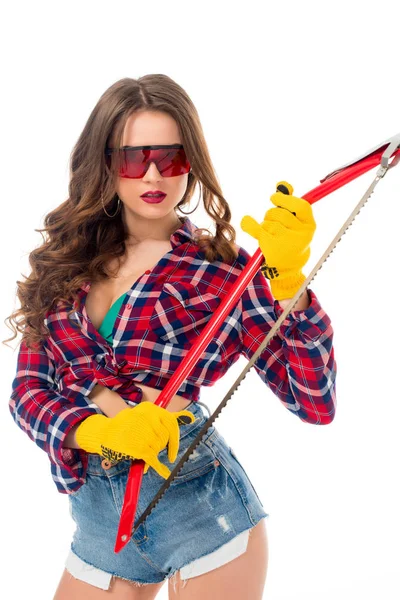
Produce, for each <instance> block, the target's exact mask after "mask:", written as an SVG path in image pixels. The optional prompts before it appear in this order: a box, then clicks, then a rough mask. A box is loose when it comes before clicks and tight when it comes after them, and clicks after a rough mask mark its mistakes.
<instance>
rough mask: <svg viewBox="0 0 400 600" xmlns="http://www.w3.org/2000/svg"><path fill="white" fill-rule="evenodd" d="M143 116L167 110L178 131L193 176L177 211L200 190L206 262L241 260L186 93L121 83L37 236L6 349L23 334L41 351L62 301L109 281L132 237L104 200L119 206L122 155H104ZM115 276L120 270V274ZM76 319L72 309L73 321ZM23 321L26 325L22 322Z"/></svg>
mask: <svg viewBox="0 0 400 600" xmlns="http://www.w3.org/2000/svg"><path fill="white" fill-rule="evenodd" d="M138 110H150V111H164V112H166V113H168V114H169V115H171V116H172V117H173V118H174V119H175V121H176V123H177V125H178V127H179V131H180V135H181V138H182V144H183V146H184V149H185V153H186V156H187V158H188V160H189V162H190V165H191V169H192V171H191V172H190V173H189V174H188V185H187V189H186V192H185V194H184V196H183V198H182V200H181V201H180V202H179V204H178V205H177V207H175V208H180V207H185V206H186V205H188V204H189V203H190V200H191V198H192V196H193V194H194V190H195V186H196V183H199V186H200V197H202V198H203V203H204V208H205V210H206V212H207V213H208V214H209V215H210V217H211V218H212V219H213V221H214V223H215V229H216V232H215V235H214V236H213V235H212V234H210V232H209V230H208V229H205V228H199V229H198V230H197V237H196V240H195V241H196V244H198V246H199V248H200V250H202V251H204V253H205V258H206V260H208V261H210V262H212V261H214V260H216V259H217V258H218V260H222V261H224V262H229V263H230V262H231V261H233V260H234V259H235V258H237V255H238V250H237V245H236V232H235V229H234V227H233V226H232V225H231V224H230V220H231V211H230V208H229V205H228V202H227V201H226V200H225V198H224V196H223V195H222V191H221V188H220V185H219V183H218V179H217V176H216V174H215V171H214V168H213V165H212V162H211V158H210V154H209V151H208V148H207V144H206V141H205V138H204V134H203V130H202V126H201V123H200V119H199V116H198V113H197V110H196V108H195V106H194V104H193V102H192V101H191V99H190V98H189V96H188V94H187V93H186V92H185V90H184V89H183V88H182V87H180V86H179V85H178V84H177V83H176V82H175V81H173V80H172V79H171V78H170V77H168V76H167V75H164V74H149V75H144V76H143V77H140V78H139V79H131V78H129V77H126V78H123V79H120V80H119V81H117V82H116V83H114V84H113V85H111V86H110V87H109V88H108V89H107V90H106V91H105V92H104V93H103V95H102V96H101V97H100V99H99V101H98V102H97V104H96V106H95V107H94V109H93V110H92V113H91V114H90V116H89V118H88V120H87V122H86V125H85V127H84V128H83V131H82V133H81V134H80V136H79V138H78V141H77V142H76V144H75V146H74V148H73V150H72V153H71V155H70V163H69V165H70V167H69V172H70V181H69V186H68V193H69V198H68V199H67V200H65V201H64V202H63V203H62V204H60V205H59V206H58V207H57V208H55V209H54V210H52V211H51V212H49V213H48V214H47V215H45V217H44V225H45V226H44V228H43V229H35V231H38V232H39V233H41V234H42V238H43V243H42V245H41V246H39V247H38V248H35V249H34V250H32V252H31V253H30V254H29V264H30V267H31V273H30V275H29V276H28V277H25V275H23V277H25V281H17V286H18V287H17V292H16V296H17V297H18V299H19V302H20V304H21V308H19V309H17V310H15V311H14V312H13V313H12V314H11V315H10V316H9V317H7V319H5V321H4V322H5V323H6V321H8V322H9V323H10V327H9V326H8V325H7V327H9V329H12V330H13V332H14V335H13V336H12V337H11V338H8V339H7V340H3V342H2V343H3V344H6V342H8V341H11V340H13V339H14V338H15V337H16V336H17V331H19V332H20V333H22V334H23V336H22V339H23V340H24V342H25V343H26V345H27V346H28V347H29V348H32V349H33V348H35V349H36V348H38V347H40V344H41V343H42V342H43V341H44V340H45V339H46V337H47V335H48V333H49V330H48V329H47V326H46V325H45V322H44V319H45V315H46V314H47V312H51V310H53V308H54V307H55V306H56V305H57V304H58V303H60V302H66V303H70V302H71V301H72V302H74V301H75V300H76V299H77V293H78V291H79V288H80V286H81V285H82V283H84V282H85V281H88V280H89V281H92V282H94V281H100V280H102V279H104V278H106V277H109V273H108V272H107V271H106V269H105V265H106V263H107V262H108V261H110V260H111V259H115V258H117V259H118V260H117V263H118V262H119V261H120V258H119V257H122V256H123V255H124V254H125V240H126V239H127V238H128V232H127V231H126V228H125V226H124V223H123V220H122V217H121V214H122V211H119V212H118V214H117V215H116V216H115V217H114V218H112V219H110V218H109V217H108V216H107V215H106V214H105V212H104V210H103V203H102V199H101V197H102V196H103V201H104V205H105V207H106V210H107V212H108V213H109V212H110V211H111V214H114V212H115V208H116V206H117V202H118V195H117V193H116V181H117V177H118V153H113V155H114V156H113V159H112V162H111V164H110V166H108V165H107V163H106V158H105V153H104V150H105V148H107V147H108V142H109V141H110V138H111V137H113V140H115V143H114V146H115V147H121V145H122V138H123V132H124V128H125V124H126V121H127V119H128V117H129V116H130V115H131V114H132V113H134V112H136V111H138ZM186 214H191V213H186ZM42 232H45V234H46V235H43V233H42ZM117 273H118V268H117V271H116V273H115V275H116V274H117ZM71 312H72V309H71V311H70V312H69V313H68V317H69V315H70V314H71ZM18 317H21V318H20V319H19V320H17V318H18ZM13 321H14V323H15V327H14V325H13ZM6 324H7V323H6ZM6 345H8V344H6Z"/></svg>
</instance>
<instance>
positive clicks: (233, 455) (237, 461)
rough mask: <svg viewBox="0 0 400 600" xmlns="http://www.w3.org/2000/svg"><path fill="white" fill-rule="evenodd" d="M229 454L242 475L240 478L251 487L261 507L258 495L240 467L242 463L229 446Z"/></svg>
mask: <svg viewBox="0 0 400 600" xmlns="http://www.w3.org/2000/svg"><path fill="white" fill-rule="evenodd" d="M229 453H230V455H231V457H232V459H233V460H234V462H235V464H236V465H237V467H238V468H239V469H240V471H241V473H242V476H243V477H244V478H245V479H246V481H247V483H248V485H249V486H250V487H251V489H252V490H253V492H254V493H255V495H256V496H257V498H258V501H259V502H260V504H261V505H262V502H261V499H260V497H259V495H258V494H257V492H256V490H255V487H254V485H253V484H252V483H251V481H250V478H249V476H248V475H247V473H246V471H245V469H244V467H243V466H242V463H241V462H240V461H239V459H238V457H237V456H236V454H235V451H234V450H233V448H231V446H229Z"/></svg>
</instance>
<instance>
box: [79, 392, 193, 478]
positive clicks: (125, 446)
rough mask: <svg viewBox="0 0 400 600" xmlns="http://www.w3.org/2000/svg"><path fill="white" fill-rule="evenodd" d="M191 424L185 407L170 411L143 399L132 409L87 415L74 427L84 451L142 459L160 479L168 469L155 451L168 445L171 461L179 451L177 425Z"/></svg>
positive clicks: (189, 413) (113, 456)
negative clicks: (108, 415)
mask: <svg viewBox="0 0 400 600" xmlns="http://www.w3.org/2000/svg"><path fill="white" fill-rule="evenodd" d="M181 417H183V418H182V419H181V424H182V423H185V424H187V423H193V421H194V420H195V416H194V414H193V413H191V412H190V411H189V410H180V411H177V412H171V411H169V410H167V409H166V408H162V407H161V406H158V405H157V404H154V403H153V402H147V401H143V402H140V403H139V404H138V405H137V406H134V407H133V408H129V407H127V408H124V409H123V410H121V411H120V412H119V413H118V414H116V415H115V416H114V417H106V416H105V415H100V414H96V415H91V416H90V417H87V418H86V419H84V420H83V421H82V423H81V424H80V425H79V427H78V428H77V430H76V434H75V437H76V441H77V442H78V444H79V446H80V447H81V448H83V449H84V450H86V451H87V452H94V453H95V454H100V455H101V456H104V457H106V458H107V459H108V460H110V462H112V463H115V462H118V461H119V460H124V459H138V458H140V459H142V460H144V461H145V462H146V463H147V464H146V466H145V468H144V470H143V472H144V473H147V471H148V469H149V467H153V469H154V470H155V471H157V473H158V474H159V475H160V476H161V477H164V479H168V477H169V476H170V474H171V471H170V470H169V469H168V467H166V466H165V465H163V463H162V462H160V461H159V460H158V458H157V457H158V454H159V452H161V450H163V449H164V448H165V447H166V446H167V444H168V460H169V462H171V463H173V462H175V460H176V457H177V455H178V450H179V438H180V432H179V425H178V421H179V419H180V418H181Z"/></svg>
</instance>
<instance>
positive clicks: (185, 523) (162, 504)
mask: <svg viewBox="0 0 400 600" xmlns="http://www.w3.org/2000/svg"><path fill="white" fill-rule="evenodd" d="M186 410H189V411H190V412H192V413H193V415H194V416H195V417H196V419H195V421H194V422H193V423H189V424H186V425H180V428H179V429H180V442H179V451H178V456H177V458H176V461H175V463H170V462H169V460H168V456H167V454H168V451H167V448H164V450H162V451H161V452H160V453H159V454H158V458H159V460H160V462H162V463H163V464H165V465H166V466H167V467H168V468H169V469H170V470H171V471H172V469H173V468H174V466H175V465H176V464H177V463H178V461H179V460H180V458H181V456H182V455H183V454H184V453H185V452H186V450H187V448H188V447H189V446H190V444H191V443H192V442H193V440H194V439H195V437H196V436H197V435H198V432H199V431H200V429H201V427H202V426H203V425H204V423H205V422H206V420H207V418H208V416H207V415H206V414H205V413H204V411H203V410H202V408H201V403H199V402H195V401H193V402H191V404H189V406H188V407H187V408H186ZM207 410H208V408H207ZM208 412H209V411H208ZM101 463H102V457H101V456H100V455H98V454H88V468H87V476H86V483H84V484H83V485H82V486H81V487H80V488H79V490H78V491H77V492H75V493H73V494H70V495H69V496H68V499H69V502H70V514H71V516H72V518H73V520H74V521H75V524H76V528H75V531H74V534H73V540H72V543H71V546H70V551H69V554H68V557H67V560H66V562H65V567H66V568H67V570H68V571H69V572H70V573H71V574H72V575H73V576H74V577H76V578H77V579H82V580H84V581H86V582H88V583H90V584H92V585H94V586H96V587H100V588H102V589H108V587H109V584H110V581H111V578H112V576H115V577H120V578H122V579H126V580H128V581H132V582H136V584H137V585H145V584H149V583H160V582H162V581H164V580H166V579H169V578H171V577H173V576H174V575H175V574H176V573H177V572H178V571H180V576H181V579H182V580H184V579H187V578H189V577H194V576H197V575H199V574H202V573H205V572H207V571H210V570H212V569H214V568H217V567H219V566H221V565H222V564H225V563H227V562H229V561H230V560H233V559H234V558H236V557H237V556H239V555H240V554H241V553H243V552H245V550H246V547H247V539H248V534H249V532H250V530H251V529H252V528H253V527H254V526H255V525H257V523H258V522H259V521H260V519H262V518H264V517H269V514H268V513H266V512H265V510H264V508H263V505H262V503H261V501H260V499H259V497H258V495H257V492H256V491H255V489H254V487H253V485H252V483H251V482H250V479H249V478H248V476H247V475H246V472H245V470H244V469H243V467H242V465H241V464H240V462H239V460H238V459H237V457H236V455H235V453H234V451H233V449H232V448H231V447H230V446H228V444H227V443H226V441H225V439H224V438H223V437H222V435H221V434H220V433H219V432H218V431H217V429H216V427H215V425H212V426H211V427H210V428H209V429H208V430H207V432H206V433H205V434H204V436H203V439H202V441H201V442H200V444H199V445H198V446H197V448H196V449H195V450H194V451H193V452H192V454H191V455H190V457H189V458H188V459H187V461H186V463H185V464H184V466H183V467H182V469H181V471H180V472H179V474H178V475H177V477H176V478H175V479H174V481H173V482H172V484H171V485H170V487H169V488H168V489H167V491H166V492H165V494H164V496H163V497H162V498H161V500H160V501H159V502H158V503H157V505H156V506H155V508H153V510H152V512H151V514H150V515H149V516H148V517H147V519H146V521H145V522H144V523H142V524H141V525H140V526H139V528H138V529H137V530H136V531H135V533H134V534H133V535H132V537H131V539H130V541H129V542H128V544H127V545H126V546H125V547H124V548H123V549H122V550H121V551H120V552H118V553H115V552H114V545H115V540H116V535H117V531H118V524H119V519H120V515H121V509H122V505H123V501H124V494H125V488H126V483H127V479H128V472H129V468H130V465H131V461H130V460H122V461H120V462H119V463H117V464H116V465H114V466H111V467H109V468H108V469H107V470H106V469H104V468H103V467H102V464H101ZM164 482H165V479H164V478H163V477H161V476H160V475H158V473H157V472H156V471H154V469H152V468H151V467H150V468H149V470H148V472H147V473H146V474H143V478H142V485H141V488H140V494H139V500H138V506H137V510H136V516H135V522H136V521H137V519H138V518H139V516H140V515H141V514H142V513H143V511H144V510H145V508H146V507H147V506H148V504H149V503H150V501H151V500H152V499H153V498H154V496H155V494H156V493H157V492H158V490H159V489H160V487H161V486H162V484H163V483H164Z"/></svg>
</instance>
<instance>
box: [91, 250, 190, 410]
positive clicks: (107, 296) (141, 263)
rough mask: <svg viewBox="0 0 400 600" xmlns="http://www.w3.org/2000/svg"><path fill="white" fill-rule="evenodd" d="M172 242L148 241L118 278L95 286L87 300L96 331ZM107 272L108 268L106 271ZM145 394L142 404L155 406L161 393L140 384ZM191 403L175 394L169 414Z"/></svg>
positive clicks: (124, 264)
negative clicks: (151, 403) (109, 312)
mask: <svg viewBox="0 0 400 600" xmlns="http://www.w3.org/2000/svg"><path fill="white" fill-rule="evenodd" d="M171 249H172V248H171V244H170V242H169V241H156V240H148V241H146V242H142V243H141V244H138V245H137V246H134V247H133V249H130V250H129V252H127V253H126V256H125V257H122V259H121V266H120V269H119V271H118V275H117V277H108V278H107V279H103V280H102V281H98V282H94V283H92V284H91V286H90V289H89V291H88V294H87V296H86V302H85V308H86V314H87V316H88V317H89V319H90V320H91V322H92V323H93V326H94V327H95V329H97V330H98V329H99V327H100V325H101V324H102V322H103V320H104V317H105V315H106V314H107V312H108V311H109V309H110V307H111V306H112V304H113V303H114V302H115V301H116V300H118V298H120V296H121V295H122V294H124V293H126V292H127V291H128V290H130V288H131V287H132V286H133V284H134V283H135V282H136V281H137V280H138V279H139V278H141V277H142V275H144V274H145V272H146V271H148V270H152V269H153V268H154V266H155V265H156V264H157V263H158V262H159V261H160V260H161V258H162V257H163V256H164V255H165V254H166V253H167V252H169V251H170V250H171ZM117 264H118V263H117V261H116V260H115V261H110V263H109V264H108V268H110V269H112V270H114V269H115V268H116V267H117ZM106 270H107V268H106ZM135 385H136V386H137V387H139V388H140V389H141V390H142V392H143V397H142V400H145V401H148V402H155V401H156V399H157V398H158V396H159V394H160V393H161V390H157V389H155V388H152V387H149V386H147V385H142V384H141V383H136V382H135ZM190 402H191V401H190V400H188V399H187V398H184V397H183V396H180V395H179V394H175V395H174V396H172V398H171V400H170V402H169V404H168V406H167V410H169V411H171V412H176V411H180V410H184V409H185V408H186V407H187V406H188V405H189V404H190Z"/></svg>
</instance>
